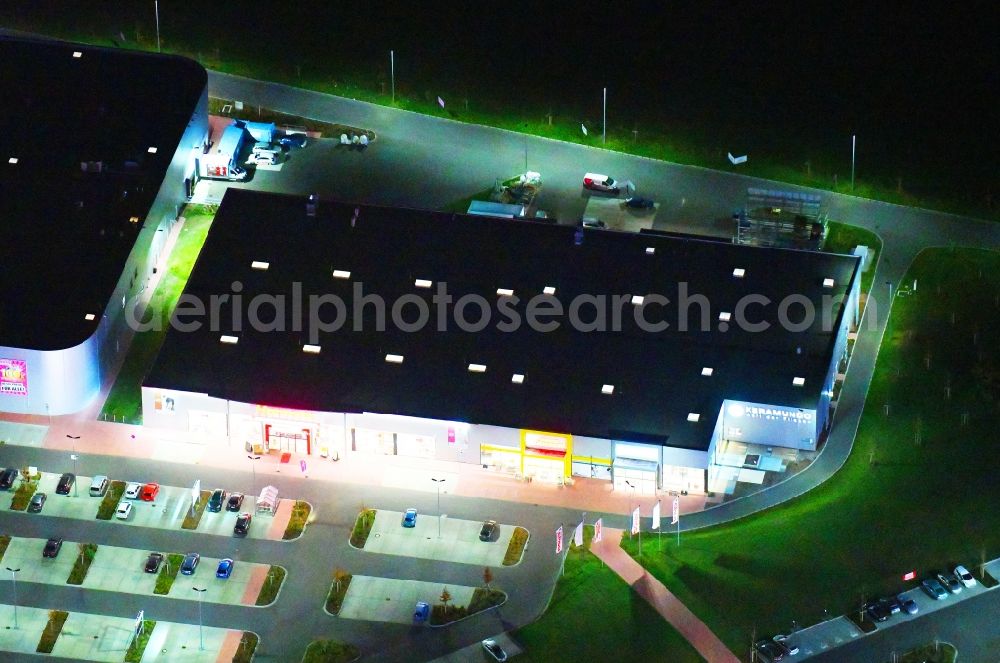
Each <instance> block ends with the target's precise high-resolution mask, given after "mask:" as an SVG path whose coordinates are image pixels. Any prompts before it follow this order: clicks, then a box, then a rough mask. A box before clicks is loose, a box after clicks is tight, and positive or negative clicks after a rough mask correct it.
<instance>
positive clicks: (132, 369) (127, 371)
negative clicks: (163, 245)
mask: <svg viewBox="0 0 1000 663" xmlns="http://www.w3.org/2000/svg"><path fill="white" fill-rule="evenodd" d="M215 212H216V208H215V207H213V206H206V205H188V206H187V207H186V208H185V209H184V212H183V213H182V215H183V216H184V218H185V221H184V227H183V228H181V231H180V234H179V235H178V237H177V243H176V245H175V246H174V249H173V251H172V252H171V253H170V263H169V265H168V266H167V270H166V272H164V273H163V275H162V278H161V279H160V282H159V283H158V284H157V286H156V290H154V291H153V296H152V298H151V299H150V302H149V308H148V309H147V311H146V314H145V315H144V316H143V321H144V322H145V321H149V320H152V319H153V318H154V317H156V318H158V319H159V320H160V321H161V322H163V324H161V325H159V327H160V329H159V330H158V331H157V330H151V331H144V332H138V333H136V334H135V336H133V338H132V343H131V345H129V349H128V354H127V355H126V356H125V361H124V363H123V364H122V367H121V369H120V370H119V371H118V376H117V378H115V383H114V385H113V386H112V387H111V392H110V393H109V394H108V399H107V400H106V401H105V402H104V409H103V410H101V418H104V419H109V420H113V421H125V422H127V423H130V424H141V423H142V390H141V387H142V381H143V379H144V378H145V377H146V373H148V372H149V369H150V368H152V366H153V361H154V360H155V359H156V355H157V353H158V352H159V351H160V346H161V345H163V339H164V338H165V337H166V335H167V327H168V325H167V324H166V323H167V321H169V320H170V316H171V315H173V312H174V307H175V306H176V305H177V300H178V299H179V298H180V296H181V293H182V292H184V286H185V285H186V284H187V280H188V276H190V275H191V269H192V268H193V267H194V261H195V260H196V259H197V258H198V253H199V252H200V251H201V247H202V244H204V243H205V238H206V237H207V236H208V229H209V227H210V226H211V225H212V219H213V218H214V217H215Z"/></svg>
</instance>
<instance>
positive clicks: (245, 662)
mask: <svg viewBox="0 0 1000 663" xmlns="http://www.w3.org/2000/svg"><path fill="white" fill-rule="evenodd" d="M259 642H260V638H258V637H257V634H256V633H253V632H252V631H243V636H242V637H241V638H240V648H239V649H237V650H236V655H235V656H233V663H250V661H252V660H253V655H254V652H255V651H257V644H258V643H259Z"/></svg>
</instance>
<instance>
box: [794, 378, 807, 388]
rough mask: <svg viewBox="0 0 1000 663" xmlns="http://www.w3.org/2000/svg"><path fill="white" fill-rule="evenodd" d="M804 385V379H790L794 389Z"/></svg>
mask: <svg viewBox="0 0 1000 663" xmlns="http://www.w3.org/2000/svg"><path fill="white" fill-rule="evenodd" d="M805 383H806V379H805V378H792V384H794V385H795V386H796V387H801V386H802V385H804V384H805Z"/></svg>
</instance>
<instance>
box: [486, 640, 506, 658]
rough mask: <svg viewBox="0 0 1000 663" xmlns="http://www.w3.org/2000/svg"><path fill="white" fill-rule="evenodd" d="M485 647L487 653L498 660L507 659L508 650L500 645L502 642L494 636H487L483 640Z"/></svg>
mask: <svg viewBox="0 0 1000 663" xmlns="http://www.w3.org/2000/svg"><path fill="white" fill-rule="evenodd" d="M483 649H485V650H486V653H487V654H489V655H490V656H492V657H493V658H494V659H495V660H497V661H506V660H507V652H505V651H504V650H503V647H501V646H500V643H498V642H497V641H496V640H494V639H493V638H487V639H485V640H483Z"/></svg>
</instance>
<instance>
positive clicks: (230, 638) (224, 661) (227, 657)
mask: <svg viewBox="0 0 1000 663" xmlns="http://www.w3.org/2000/svg"><path fill="white" fill-rule="evenodd" d="M242 638H243V631H229V632H228V633H226V639H225V640H223V641H222V647H220V648H219V656H218V658H216V659H215V661H216V663H232V660H233V657H235V656H236V653H237V652H238V651H239V649H240V640H241V639H242ZM258 645H259V643H258Z"/></svg>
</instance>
